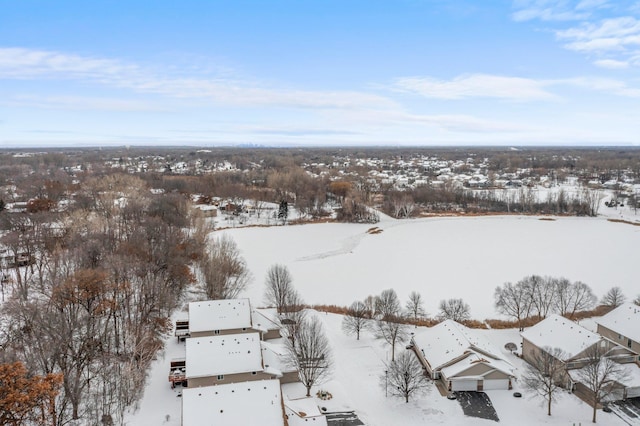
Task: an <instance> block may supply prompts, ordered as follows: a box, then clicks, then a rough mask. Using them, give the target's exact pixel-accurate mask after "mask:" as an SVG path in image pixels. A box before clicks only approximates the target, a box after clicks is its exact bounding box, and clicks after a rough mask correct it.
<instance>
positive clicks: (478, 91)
mask: <svg viewBox="0 0 640 426" xmlns="http://www.w3.org/2000/svg"><path fill="white" fill-rule="evenodd" d="M544 86H545V83H544V82H541V81H537V80H532V79H528V78H522V77H505V76H497V75H487V74H472V75H465V76H459V77H456V78H454V79H452V80H437V79H434V78H431V77H406V78H400V79H398V80H396V81H395V83H394V86H393V87H394V88H395V89H397V90H401V91H405V92H411V93H416V94H419V95H422V96H425V97H428V98H437V99H467V98H495V99H503V100H511V101H534V100H551V99H554V98H555V96H554V95H553V94H552V93H550V92H548V91H546V90H545V89H544Z"/></svg>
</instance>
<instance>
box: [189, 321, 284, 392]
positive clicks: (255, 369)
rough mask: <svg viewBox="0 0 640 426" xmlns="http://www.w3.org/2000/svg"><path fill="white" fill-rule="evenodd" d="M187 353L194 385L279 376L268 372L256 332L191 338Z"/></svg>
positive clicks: (191, 385)
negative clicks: (263, 361)
mask: <svg viewBox="0 0 640 426" xmlns="http://www.w3.org/2000/svg"><path fill="white" fill-rule="evenodd" d="M185 355H186V356H185V358H186V372H185V375H186V380H187V382H188V386H189V387H190V388H194V387H199V386H212V385H220V384H225V383H230V382H241V381H254V380H261V379H275V378H276V375H275V374H270V373H269V372H267V371H265V368H264V366H263V363H262V347H261V345H260V335H259V334H258V333H256V332H253V333H243V334H227V335H220V336H204V337H191V338H189V339H187V340H186V352H185Z"/></svg>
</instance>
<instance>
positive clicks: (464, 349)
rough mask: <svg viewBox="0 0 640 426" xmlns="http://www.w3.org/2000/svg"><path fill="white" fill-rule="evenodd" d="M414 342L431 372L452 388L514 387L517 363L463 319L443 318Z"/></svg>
mask: <svg viewBox="0 0 640 426" xmlns="http://www.w3.org/2000/svg"><path fill="white" fill-rule="evenodd" d="M411 343H412V345H413V350H414V351H415V353H416V354H417V356H418V359H419V360H420V362H421V363H422V365H423V366H424V368H425V370H426V372H427V373H428V374H429V376H430V377H431V378H432V379H434V380H441V381H442V383H443V384H444V386H445V388H446V389H447V390H449V391H482V390H489V389H511V386H512V379H513V377H514V374H513V365H511V363H510V362H509V361H507V360H506V358H505V357H504V356H503V355H502V353H501V351H500V350H499V349H498V348H497V347H495V346H494V345H493V344H492V343H491V342H489V341H488V340H487V339H486V338H485V337H484V336H481V335H480V334H479V333H477V332H476V331H475V330H472V329H470V328H468V327H465V326H464V325H462V324H460V323H457V322H455V321H452V320H446V321H443V322H441V323H440V324H438V325H436V326H434V327H431V328H428V329H426V330H424V331H422V332H420V333H418V334H416V335H415V336H414V337H413V338H412V340H411Z"/></svg>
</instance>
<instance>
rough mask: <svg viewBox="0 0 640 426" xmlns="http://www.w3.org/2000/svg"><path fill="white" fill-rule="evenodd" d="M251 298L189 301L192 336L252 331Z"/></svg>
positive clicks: (190, 333)
mask: <svg viewBox="0 0 640 426" xmlns="http://www.w3.org/2000/svg"><path fill="white" fill-rule="evenodd" d="M254 331H255V330H253V329H252V328H251V305H250V303H249V299H224V300H206V301H204V302H191V303H189V335H190V336H191V337H202V336H217V335H225V334H238V333H252V332H254Z"/></svg>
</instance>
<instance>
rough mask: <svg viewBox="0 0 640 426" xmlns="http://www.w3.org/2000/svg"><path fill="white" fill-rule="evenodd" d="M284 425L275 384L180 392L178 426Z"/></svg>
mask: <svg viewBox="0 0 640 426" xmlns="http://www.w3.org/2000/svg"><path fill="white" fill-rule="evenodd" d="M284 424H285V420H284V415H283V407H282V392H281V390H280V382H279V381H278V380H259V381H253V382H242V383H231V384H225V385H220V386H211V387H203V388H186V389H184V390H183V391H182V426H214V425H215V426H240V425H260V426H284ZM325 424H326V423H325Z"/></svg>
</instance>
